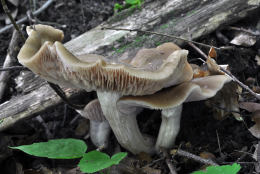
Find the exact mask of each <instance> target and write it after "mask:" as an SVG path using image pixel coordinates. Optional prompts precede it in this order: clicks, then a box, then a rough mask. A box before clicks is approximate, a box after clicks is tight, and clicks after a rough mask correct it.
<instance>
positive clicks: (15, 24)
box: [1, 0, 25, 41]
mask: <svg viewBox="0 0 260 174" xmlns="http://www.w3.org/2000/svg"><path fill="white" fill-rule="evenodd" d="M1 3H2V6H3V9H4V11H5V13H6V14H7V16H8V17H9V19H10V20H11V23H12V24H13V25H14V28H15V29H16V31H18V33H19V35H20V37H21V38H22V39H23V40H24V41H25V37H24V36H23V34H22V32H21V30H20V28H19V27H18V25H17V23H16V22H15V20H14V18H13V16H12V15H11V12H10V11H9V9H8V7H7V5H6V2H5V0H1Z"/></svg>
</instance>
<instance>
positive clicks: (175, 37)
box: [101, 27, 220, 50]
mask: <svg viewBox="0 0 260 174" xmlns="http://www.w3.org/2000/svg"><path fill="white" fill-rule="evenodd" d="M104 29H105V30H122V31H130V32H133V31H137V32H143V33H148V34H155V35H159V36H166V37H170V38H174V39H178V40H182V41H185V42H192V43H194V44H197V45H201V46H204V47H207V48H211V47H213V48H214V49H216V50H220V48H217V47H214V46H210V45H207V44H204V43H200V42H196V41H192V40H187V39H184V38H181V37H178V36H174V35H168V34H163V33H158V32H153V31H144V30H139V29H126V28H113V27H102V28H101V30H104Z"/></svg>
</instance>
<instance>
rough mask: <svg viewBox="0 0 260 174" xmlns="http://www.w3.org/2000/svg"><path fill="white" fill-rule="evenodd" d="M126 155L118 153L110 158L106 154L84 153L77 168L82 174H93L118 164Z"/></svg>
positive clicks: (96, 152)
mask: <svg viewBox="0 0 260 174" xmlns="http://www.w3.org/2000/svg"><path fill="white" fill-rule="evenodd" d="M126 155H127V153H125V152H120V153H117V154H115V155H113V156H112V157H111V158H110V157H109V156H108V155H107V154H105V153H102V152H99V151H96V150H94V151H91V152H88V153H85V154H84V156H83V158H82V159H81V160H80V162H79V164H78V166H79V167H80V170H81V171H82V172H86V173H94V172H97V171H100V170H102V169H105V168H108V167H110V166H112V165H114V164H118V163H119V162H120V161H121V160H122V159H123V158H125V157H126Z"/></svg>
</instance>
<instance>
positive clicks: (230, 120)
mask: <svg viewBox="0 0 260 174" xmlns="http://www.w3.org/2000/svg"><path fill="white" fill-rule="evenodd" d="M28 2H29V1H27V0H24V1H22V2H20V5H19V6H18V10H19V13H18V16H17V18H18V19H19V18H20V17H22V16H24V14H26V11H27V10H28V9H29V5H28ZM44 2H45V1H37V7H39V6H41V5H42V4H43V3H44ZM116 2H119V3H121V2H122V1H119V0H113V1H111V0H109V1H108V0H96V1H92V0H88V1H80V0H73V1H62V0H56V1H55V3H53V4H52V5H51V6H50V7H49V8H48V9H46V10H45V11H44V12H43V13H41V14H40V15H39V16H38V17H37V18H38V19H39V20H40V21H44V22H46V23H50V25H54V26H56V27H58V28H61V29H62V30H63V31H64V35H65V36H66V37H65V39H64V41H65V42H66V41H69V40H71V39H72V38H74V37H76V36H78V35H80V34H82V33H83V32H86V31H87V30H89V29H91V28H93V27H95V26H97V25H98V24H100V23H101V22H103V21H105V20H106V19H108V18H109V17H110V16H112V15H113V6H114V4H115V3H116ZM9 5H10V4H9ZM0 13H2V11H0ZM258 14H259V13H258ZM254 16H255V14H253V15H252V16H249V17H247V18H246V19H244V20H241V21H239V22H237V23H236V24H234V25H233V26H237V27H238V28H240V27H243V28H250V27H252V26H255V25H254V24H256V23H257V22H258V23H259V18H258V19H256V18H255V17H254ZM4 25H5V23H4V22H3V21H0V28H2V27H3V26H4ZM25 25H29V24H28V23H25ZM221 33H222V34H224V35H225V36H226V37H227V38H228V39H229V40H230V39H232V38H233V37H234V35H235V32H234V31H233V30H227V29H225V30H221ZM11 35H12V31H8V32H5V33H3V34H0V40H1V42H0V65H2V63H3V61H4V59H5V56H6V54H7V48H8V45H9V42H10V38H11ZM198 41H199V42H202V43H207V44H212V45H215V46H217V47H221V46H225V45H227V44H226V43H223V41H222V40H221V39H220V38H219V37H217V36H216V34H215V33H212V34H210V35H208V36H205V37H204V38H201V39H200V40H198ZM259 45H260V41H259V37H258V40H257V43H256V44H255V45H254V46H250V47H243V46H237V47H233V48H234V49H229V50H226V51H223V52H221V53H219V55H218V59H217V62H218V64H228V65H230V69H231V72H232V73H233V74H234V75H235V76H236V77H237V78H238V79H239V80H241V81H242V82H244V83H246V82H248V81H247V79H248V78H253V79H254V80H255V81H254V82H253V83H249V85H250V87H252V88H253V87H257V86H258V84H259V80H258V79H260V71H259V67H260V66H259V65H258V66H257V64H256V61H255V56H256V55H257V54H258V55H259ZM185 48H186V49H188V50H189V51H190V57H195V58H196V57H201V56H200V55H199V54H198V53H197V52H195V51H194V50H192V49H191V48H190V47H188V46H186V47H185ZM201 49H202V50H203V51H204V52H206V50H204V49H203V48H201ZM192 63H196V64H201V62H200V61H199V60H195V62H192ZM17 65H18V63H17ZM18 73H19V72H18ZM18 73H14V74H13V75H12V79H10V82H9V87H8V89H7V91H6V94H5V98H4V100H8V99H9V98H11V97H12V95H13V94H14V92H15V86H14V85H15V84H14V80H13V78H14V77H15V76H16V75H17V74H18ZM241 96H242V97H243V98H244V99H246V100H247V101H255V102H257V101H256V99H254V97H252V96H250V95H248V94H247V93H242V94H241ZM95 97H96V95H95V94H94V93H90V94H86V98H87V99H86V98H85V100H91V99H94V98H95ZM3 102H4V101H3ZM215 109H216V108H214V107H212V106H211V107H208V106H206V104H205V101H201V102H192V103H187V104H185V105H184V108H183V113H182V120H181V129H180V133H179V135H178V137H177V141H176V148H181V149H183V150H185V151H188V152H190V153H193V154H196V155H199V154H200V153H202V152H207V153H209V154H211V155H213V156H215V157H214V160H216V162H218V163H219V164H221V165H224V164H232V163H234V162H238V163H239V162H240V164H241V166H242V169H241V171H240V173H247V174H251V173H254V172H255V171H256V168H257V163H255V160H254V159H253V158H252V154H253V153H254V151H255V147H254V146H255V145H256V144H258V139H257V138H255V137H254V136H253V135H252V134H251V133H250V132H249V131H248V128H249V127H251V126H252V125H253V124H254V122H252V121H251V117H250V116H251V113H248V112H246V111H242V112H241V113H240V115H241V116H242V118H243V119H244V121H237V120H236V119H235V118H234V117H233V116H232V115H231V113H230V112H228V113H227V115H226V117H224V118H222V119H221V120H216V119H215V118H214V117H213V115H214V112H216V110H215ZM77 115H78V114H77V113H76V112H75V111H74V110H73V109H71V108H69V107H67V106H66V105H64V104H62V105H60V106H58V107H56V108H54V109H52V110H48V111H46V112H45V113H43V114H42V115H41V117H42V119H43V121H39V120H38V119H36V118H33V119H30V120H25V121H23V122H21V123H20V124H18V125H16V126H15V127H12V128H11V129H8V130H6V131H4V132H0V137H1V139H0V171H1V173H4V174H15V173H17V171H24V173H27V174H28V173H47V171H54V170H58V169H59V170H60V171H63V173H69V171H70V170H73V169H75V167H76V164H77V162H78V161H74V160H67V161H66V160H49V159H46V158H36V157H32V156H29V155H25V154H24V153H22V152H19V151H11V150H10V149H8V148H7V146H18V145H23V144H31V143H33V142H41V141H46V140H48V139H50V138H54V139H57V138H79V139H83V138H84V136H85V134H83V133H84V132H85V133H86V132H87V131H88V130H87V128H86V127H85V128H84V126H83V128H82V124H83V125H88V122H87V121H86V120H84V119H83V118H78V119H77V120H76V121H74V122H72V120H73V119H74V118H75V117H77ZM141 115H142V117H140V118H139V117H138V122H139V126H140V127H141V128H142V132H144V133H147V134H149V135H152V136H155V135H156V134H157V132H158V130H159V125H160V124H159V123H160V112H158V111H152V110H144V111H143V112H142V113H141ZM64 118H65V119H64ZM148 118H149V122H148V123H147V122H145V120H148ZM43 123H44V124H43ZM46 127H47V130H49V131H50V132H47V131H46ZM75 130H76V131H75ZM81 132H83V133H81ZM110 140H111V142H110V144H109V148H108V149H106V150H105V151H106V152H107V153H108V154H112V153H113V152H114V151H115V147H116V146H117V143H116V139H115V137H113V135H112V136H111V139H110ZM85 141H86V142H87V144H88V146H89V147H88V150H93V149H95V147H94V145H93V144H92V143H91V141H90V140H89V139H85ZM121 150H122V151H125V150H124V149H121ZM161 156H162V155H161V154H159V155H155V156H153V157H152V161H157V160H158V159H160V158H161ZM129 157H131V158H133V159H135V160H137V161H138V159H140V157H136V156H133V155H131V154H129ZM141 159H142V160H143V158H142V157H141ZM143 161H145V160H143ZM148 161H149V160H148ZM171 162H172V163H173V164H174V165H175V168H176V170H177V171H178V173H181V174H185V173H191V172H192V171H195V170H199V169H201V168H202V167H203V164H201V163H200V162H197V161H194V160H192V159H187V158H185V157H181V156H171ZM137 163H138V164H135V167H142V166H144V165H145V164H147V163H152V162H142V163H141V162H140V160H139V161H138V162H137ZM204 167H205V166H204ZM151 168H153V169H158V170H160V171H161V173H169V169H168V166H167V165H166V163H165V161H164V160H158V161H157V162H154V163H152V165H151ZM53 173H54V172H53ZM72 173H76V171H74V172H72ZM77 173H79V172H77Z"/></svg>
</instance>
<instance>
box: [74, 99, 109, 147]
mask: <svg viewBox="0 0 260 174" xmlns="http://www.w3.org/2000/svg"><path fill="white" fill-rule="evenodd" d="M77 112H78V113H79V114H80V115H81V116H83V117H85V118H87V119H89V120H90V130H89V133H90V139H91V141H92V143H93V144H94V145H95V146H97V147H98V148H100V147H102V148H106V147H107V146H108V139H109V134H110V130H111V128H110V126H109V123H108V122H107V120H106V118H105V116H104V114H103V112H102V109H101V106H100V103H99V101H98V99H95V100H92V101H91V102H89V103H88V104H87V105H86V106H85V108H84V109H83V110H77Z"/></svg>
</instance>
